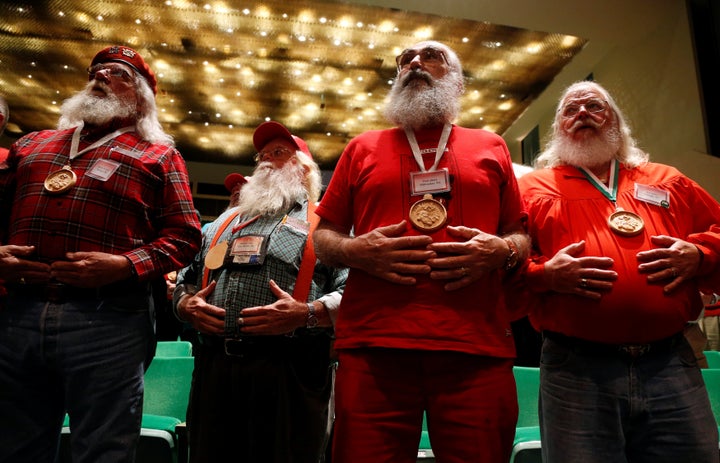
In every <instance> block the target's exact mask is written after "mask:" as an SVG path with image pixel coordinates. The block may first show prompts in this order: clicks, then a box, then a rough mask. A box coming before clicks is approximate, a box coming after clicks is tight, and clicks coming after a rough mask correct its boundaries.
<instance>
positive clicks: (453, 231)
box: [447, 226, 480, 240]
mask: <svg viewBox="0 0 720 463" xmlns="http://www.w3.org/2000/svg"><path fill="white" fill-rule="evenodd" d="M447 231H448V235H450V236H452V237H454V238H464V239H466V240H469V239H470V238H472V237H473V236H477V235H479V234H480V230H476V229H474V228H468V227H464V226H459V227H452V226H450V227H447Z"/></svg>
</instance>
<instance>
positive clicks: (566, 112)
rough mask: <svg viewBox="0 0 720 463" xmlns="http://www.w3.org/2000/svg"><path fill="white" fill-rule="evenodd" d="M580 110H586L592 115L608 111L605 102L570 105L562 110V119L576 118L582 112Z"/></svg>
mask: <svg viewBox="0 0 720 463" xmlns="http://www.w3.org/2000/svg"><path fill="white" fill-rule="evenodd" d="M580 108H585V111H587V112H589V113H590V114H597V113H601V112H603V111H605V110H606V109H607V103H606V102H605V101H603V100H595V99H593V100H587V101H586V102H585V103H569V104H567V105H565V106H563V107H562V108H561V110H560V114H562V117H574V116H575V115H576V114H577V113H579V112H580Z"/></svg>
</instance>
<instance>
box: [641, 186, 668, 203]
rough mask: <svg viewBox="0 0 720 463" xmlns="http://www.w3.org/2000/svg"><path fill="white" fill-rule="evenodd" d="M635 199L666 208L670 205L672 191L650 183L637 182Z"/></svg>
mask: <svg viewBox="0 0 720 463" xmlns="http://www.w3.org/2000/svg"><path fill="white" fill-rule="evenodd" d="M635 199H637V200H640V201H644V202H646V203H650V204H654V205H656V206H661V207H664V208H668V207H670V192H669V191H667V190H661V189H660V188H657V187H654V186H650V185H643V184H641V183H636V184H635Z"/></svg>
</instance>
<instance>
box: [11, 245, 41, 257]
mask: <svg viewBox="0 0 720 463" xmlns="http://www.w3.org/2000/svg"><path fill="white" fill-rule="evenodd" d="M4 249H5V251H7V252H8V253H10V254H11V255H13V256H29V255H30V254H32V253H33V252H35V246H18V245H15V244H9V245H7V246H4Z"/></svg>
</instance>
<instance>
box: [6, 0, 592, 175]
mask: <svg viewBox="0 0 720 463" xmlns="http://www.w3.org/2000/svg"><path fill="white" fill-rule="evenodd" d="M409 4H411V3H409ZM0 18H2V19H0V93H2V94H4V95H5V97H6V99H7V100H8V102H9V104H10V108H11V114H10V125H9V126H8V129H7V132H8V134H9V135H11V136H12V137H16V136H18V135H20V134H23V133H26V132H29V131H33V130H38V129H45V128H51V127H54V126H55V125H56V123H57V120H58V115H59V108H60V105H61V104H62V101H63V100H65V99H66V98H68V97H69V96H71V95H72V94H73V93H75V92H76V91H78V90H79V89H80V88H81V87H82V85H84V83H85V79H86V78H87V77H86V73H85V69H86V68H87V66H88V64H89V63H90V61H91V59H92V57H93V56H94V54H95V53H96V52H97V51H99V50H100V49H102V48H104V47H105V46H108V45H113V44H122V45H128V46H130V47H133V48H135V49H137V50H138V51H139V52H140V53H141V55H142V56H143V57H144V58H145V59H146V61H148V63H149V64H150V66H151V67H152V68H153V70H154V71H155V73H156V74H157V75H158V80H159V85H158V87H159V91H158V97H157V102H158V108H159V111H160V118H161V121H162V123H163V125H164V127H165V128H166V130H167V131H168V132H169V133H171V134H172V135H173V136H174V137H175V139H176V141H177V145H178V148H179V149H180V151H181V152H182V153H183V155H184V156H185V158H186V159H187V160H189V161H198V162H213V163H232V164H243V165H251V164H252V154H253V148H252V143H251V136H252V131H253V129H254V128H255V127H256V126H257V125H258V124H259V123H261V122H262V121H263V120H269V119H273V120H277V121H280V122H282V123H284V124H285V125H287V126H288V127H289V128H290V129H291V130H292V131H293V132H294V133H296V134H297V135H299V136H301V137H303V138H304V139H305V140H306V141H307V142H308V144H309V145H310V148H311V150H312V151H313V154H314V155H315V158H316V160H317V161H318V163H319V164H320V165H321V167H323V168H326V169H331V168H332V167H333V166H334V163H335V161H336V160H337V157H338V156H339V154H340V153H341V152H342V149H343V148H344V146H345V144H346V143H347V142H348V141H349V139H350V138H352V137H353V136H355V135H357V134H358V133H360V132H363V131H365V130H369V129H377V128H385V127H387V126H388V124H387V122H386V121H385V119H384V118H383V116H382V107H383V99H384V97H385V95H386V93H387V91H388V89H389V88H390V85H391V84H392V81H393V79H394V77H395V60H394V57H395V56H396V55H397V54H399V53H400V51H402V49H404V48H405V47H407V46H409V45H412V44H413V43H415V42H417V41H419V40H425V39H432V40H438V41H441V42H444V43H446V44H448V45H449V46H450V47H452V48H453V49H455V50H456V51H457V52H458V55H459V56H460V58H461V60H462V61H463V67H464V70H465V76H466V84H467V91H466V94H465V96H464V97H463V98H464V100H463V106H462V107H463V111H462V114H461V116H460V118H459V120H458V121H457V122H458V123H459V124H460V125H463V126H466V127H482V128H486V129H489V130H492V131H494V132H497V133H502V132H503V131H504V130H505V129H507V128H508V127H509V126H510V125H511V124H512V122H513V121H514V120H515V119H516V118H517V117H518V116H519V115H520V114H522V112H523V111H524V110H525V108H526V107H527V106H528V105H529V104H530V103H531V102H532V101H533V100H534V99H535V98H536V97H537V96H538V95H539V94H540V93H541V92H542V91H543V90H544V89H545V88H546V86H547V85H548V84H549V83H550V82H551V81H552V79H553V78H554V76H555V75H556V74H557V73H558V72H559V71H560V70H561V69H562V68H563V66H565V65H566V64H567V63H568V62H569V61H570V60H571V59H572V58H573V56H574V55H575V54H576V53H577V52H578V51H580V50H581V49H582V47H583V46H584V45H585V40H583V39H581V38H578V37H572V36H566V35H561V34H553V33H543V32H536V31H528V30H522V29H517V28H513V27H507V26H502V25H494V24H489V23H487V22H476V21H469V20H462V19H454V18H449V17H441V16H435V15H428V14H420V13H414V12H409V11H400V10H397V9H389V8H378V7H371V6H362V5H356V4H355V5H354V4H350V3H340V2H329V1H320V0H308V1H292V0H269V1H258V2H253V1H225V2H219V1H207V2H203V1H199V2H193V1H189V0H93V1H87V0H50V1H38V0H28V1H26V2H19V1H12V0H11V1H7V0H6V1H4V2H3V3H2V4H0Z"/></svg>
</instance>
